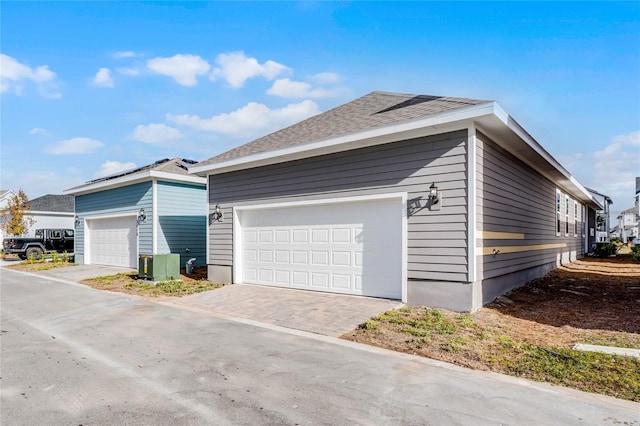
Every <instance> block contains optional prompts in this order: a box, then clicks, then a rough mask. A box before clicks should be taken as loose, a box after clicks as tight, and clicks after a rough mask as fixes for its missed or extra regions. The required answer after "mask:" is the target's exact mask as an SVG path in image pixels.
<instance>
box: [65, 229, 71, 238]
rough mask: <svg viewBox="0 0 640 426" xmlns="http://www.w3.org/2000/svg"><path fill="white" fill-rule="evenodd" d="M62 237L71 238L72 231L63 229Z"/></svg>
mask: <svg viewBox="0 0 640 426" xmlns="http://www.w3.org/2000/svg"><path fill="white" fill-rule="evenodd" d="M64 237H65V238H73V231H72V230H71V229H65V231H64Z"/></svg>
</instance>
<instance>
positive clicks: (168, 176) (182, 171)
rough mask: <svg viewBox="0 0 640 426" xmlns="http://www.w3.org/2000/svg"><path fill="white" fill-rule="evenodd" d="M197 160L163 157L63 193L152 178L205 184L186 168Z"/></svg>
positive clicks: (115, 186)
mask: <svg viewBox="0 0 640 426" xmlns="http://www.w3.org/2000/svg"><path fill="white" fill-rule="evenodd" d="M196 163H197V161H194V160H187V159H184V158H172V159H169V158H165V159H163V160H159V161H156V162H154V163H151V164H148V165H146V166H142V167H137V168H134V169H130V170H125V171H122V172H119V173H115V174H112V175H109V176H105V177H101V178H99V179H94V180H90V181H88V182H86V183H84V184H82V185H79V186H76V187H73V188H69V189H67V190H65V191H64V194H65V195H82V194H88V193H92V192H99V191H104V190H107V189H112V188H118V187H121V186H126V185H132V184H134V183H139V182H145V181H149V180H152V179H154V178H157V179H160V180H163V181H172V182H183V183H193V184H198V185H206V179H204V178H201V177H197V176H193V175H189V172H188V168H189V166H192V165H194V164H196Z"/></svg>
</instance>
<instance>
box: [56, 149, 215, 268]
mask: <svg viewBox="0 0 640 426" xmlns="http://www.w3.org/2000/svg"><path fill="white" fill-rule="evenodd" d="M195 163H196V162H195V161H192V160H185V159H182V158H174V159H171V160H170V159H168V158H167V159H164V160H160V161H156V162H155V163H153V164H150V165H148V166H144V167H140V168H137V169H133V170H128V171H125V172H121V173H118V174H114V175H111V176H107V177H104V178H100V179H96V180H92V181H89V182H87V183H85V184H83V185H80V186H77V187H75V188H71V189H68V190H66V191H65V194H68V195H74V196H75V227H76V237H75V246H76V247H75V251H76V262H77V263H85V264H98V265H111V266H123V267H130V268H137V265H138V256H139V255H140V254H167V253H177V254H180V264H181V265H184V264H185V263H186V261H187V260H188V259H190V258H193V257H195V258H196V259H198V260H197V261H196V263H199V264H204V262H205V253H206V248H205V245H206V237H205V235H206V234H205V232H206V211H207V204H206V182H205V179H204V178H201V177H198V176H193V175H189V174H188V171H187V170H188V167H189V166H192V165H193V164H195Z"/></svg>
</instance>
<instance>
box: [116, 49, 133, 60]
mask: <svg viewBox="0 0 640 426" xmlns="http://www.w3.org/2000/svg"><path fill="white" fill-rule="evenodd" d="M134 56H136V54H135V52H132V51H131V50H127V51H125V52H116V53H114V54H113V59H124V58H133V57H134Z"/></svg>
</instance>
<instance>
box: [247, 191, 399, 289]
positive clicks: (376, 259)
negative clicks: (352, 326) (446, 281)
mask: <svg viewBox="0 0 640 426" xmlns="http://www.w3.org/2000/svg"><path fill="white" fill-rule="evenodd" d="M239 218H240V222H241V226H242V229H243V231H242V235H243V237H244V239H243V242H242V245H243V254H244V258H243V260H242V266H241V267H242V270H243V280H244V281H245V282H247V283H254V284H264V285H277V286H285V287H293V288H306V289H312V290H319V291H328V292H337V293H347V294H361V295H369V296H378V297H389V298H401V296H402V282H401V280H402V220H404V219H403V218H402V203H401V201H400V200H399V199H395V200H384V201H376V202H360V203H336V204H327V205H322V206H314V207H294V208H286V209H274V210H273V211H272V210H259V211H245V212H241V213H240V215H239ZM256 236H257V237H256ZM255 252H257V253H258V255H257V258H256V256H255V255H254V254H253V253H255Z"/></svg>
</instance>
